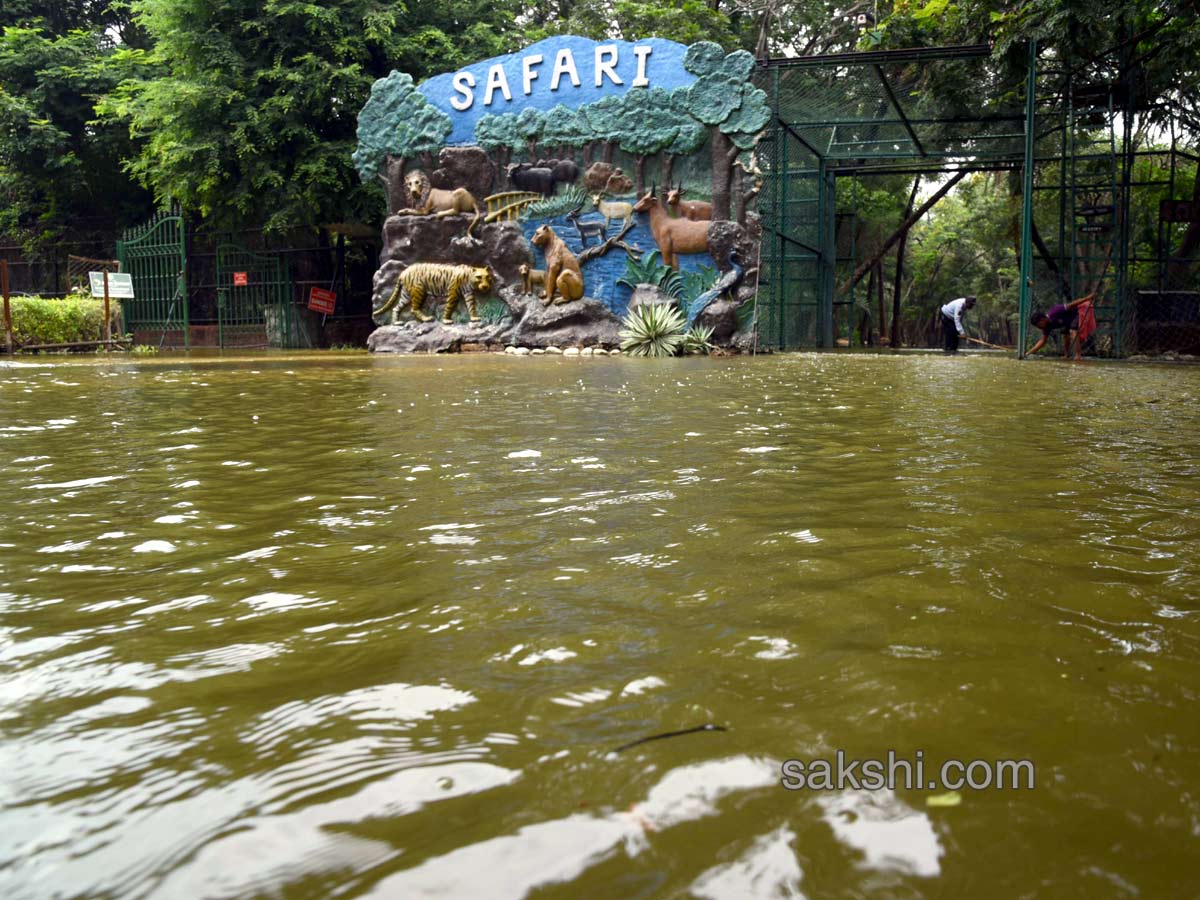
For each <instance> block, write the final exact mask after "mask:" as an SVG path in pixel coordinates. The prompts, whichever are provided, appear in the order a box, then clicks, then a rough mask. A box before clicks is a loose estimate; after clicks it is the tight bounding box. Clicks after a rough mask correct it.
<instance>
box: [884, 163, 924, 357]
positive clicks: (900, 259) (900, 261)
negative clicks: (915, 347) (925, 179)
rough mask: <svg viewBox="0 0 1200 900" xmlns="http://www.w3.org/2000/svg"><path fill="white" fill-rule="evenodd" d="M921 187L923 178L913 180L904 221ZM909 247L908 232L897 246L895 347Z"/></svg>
mask: <svg viewBox="0 0 1200 900" xmlns="http://www.w3.org/2000/svg"><path fill="white" fill-rule="evenodd" d="M920 186H921V176H920V175H918V176H917V177H916V178H914V179H913V186H912V192H911V193H910V194H909V195H908V206H906V207H905V208H904V221H906V222H907V221H908V219H909V217H910V216H911V215H912V211H913V205H914V204H915V203H916V202H917V190H918V189H919V188H920ZM907 245H908V232H907V231H906V232H904V234H903V235H901V236H900V242H899V243H898V244H897V245H896V282H895V284H893V285H892V331H891V339H890V341H889V343H890V344H891V345H892V346H893V347H899V346H900V286H901V284H902V283H903V282H904V248H905V247H906V246H907Z"/></svg>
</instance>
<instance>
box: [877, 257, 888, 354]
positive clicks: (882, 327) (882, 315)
mask: <svg viewBox="0 0 1200 900" xmlns="http://www.w3.org/2000/svg"><path fill="white" fill-rule="evenodd" d="M875 299H876V301H877V305H878V307H879V342H880V343H883V335H884V333H885V332H886V331H887V310H885V309H884V308H883V261H882V260H880V261H879V262H877V263H875Z"/></svg>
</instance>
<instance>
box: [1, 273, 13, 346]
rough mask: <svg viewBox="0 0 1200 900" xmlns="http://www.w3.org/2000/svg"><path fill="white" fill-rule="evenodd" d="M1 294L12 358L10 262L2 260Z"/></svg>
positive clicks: (6, 337) (5, 333)
mask: <svg viewBox="0 0 1200 900" xmlns="http://www.w3.org/2000/svg"><path fill="white" fill-rule="evenodd" d="M0 294H3V295H4V344H5V347H7V349H8V355H9V356H12V352H13V336H12V311H11V310H10V309H9V308H8V260H7V259H0Z"/></svg>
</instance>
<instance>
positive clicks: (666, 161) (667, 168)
mask: <svg viewBox="0 0 1200 900" xmlns="http://www.w3.org/2000/svg"><path fill="white" fill-rule="evenodd" d="M674 174H675V154H674V153H664V154H663V158H662V179H663V184H664V185H666V187H667V190H670V189H671V177H672V176H673V175H674Z"/></svg>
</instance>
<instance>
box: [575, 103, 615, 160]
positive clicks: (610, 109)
mask: <svg viewBox="0 0 1200 900" xmlns="http://www.w3.org/2000/svg"><path fill="white" fill-rule="evenodd" d="M624 108H625V107H624V104H623V103H622V102H621V98H620V97H617V96H609V97H601V98H600V99H599V100H597V101H596V102H595V103H589V104H587V105H586V106H581V107H580V108H579V112H580V114H581V115H582V116H583V118H584V121H586V122H587V126H588V129H589V131H590V132H591V134H592V136H593V138H594V139H595V140H597V141H601V142H603V144H604V161H605V162H607V163H610V162H612V155H613V150H614V148H615V147H616V140H615V138H616V136H617V135H618V134H620V131H621V128H622V126H623V125H624ZM585 155H588V154H585Z"/></svg>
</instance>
